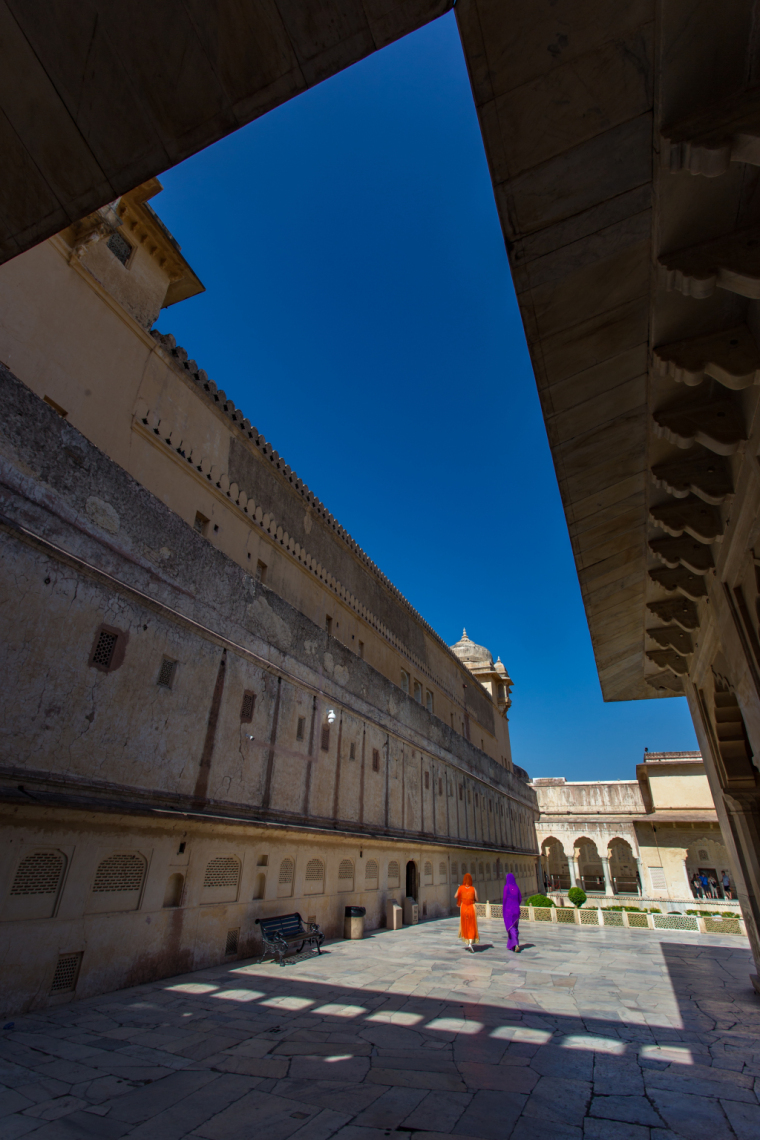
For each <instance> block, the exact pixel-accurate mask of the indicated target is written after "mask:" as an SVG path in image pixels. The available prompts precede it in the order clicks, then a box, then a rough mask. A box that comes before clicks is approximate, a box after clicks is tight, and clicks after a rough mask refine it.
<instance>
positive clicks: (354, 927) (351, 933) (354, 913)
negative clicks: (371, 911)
mask: <svg viewBox="0 0 760 1140" xmlns="http://www.w3.org/2000/svg"><path fill="white" fill-rule="evenodd" d="M366 913H367V908H366V907H365V906H347V907H346V917H345V919H344V920H343V937H344V938H363V937H364V916H365V914H366Z"/></svg>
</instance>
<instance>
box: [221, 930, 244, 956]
mask: <svg viewBox="0 0 760 1140" xmlns="http://www.w3.org/2000/svg"><path fill="white" fill-rule="evenodd" d="M239 940H240V928H239V927H238V929H237V930H228V931H227V938H226V940H225V943H224V955H225V957H226V958H229V957H230V956H231V955H232V954H237V952H238V942H239Z"/></svg>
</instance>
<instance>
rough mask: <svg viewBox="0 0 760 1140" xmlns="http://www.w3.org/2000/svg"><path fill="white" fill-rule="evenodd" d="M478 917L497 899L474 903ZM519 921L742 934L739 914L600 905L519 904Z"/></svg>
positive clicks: (491, 913)
mask: <svg viewBox="0 0 760 1140" xmlns="http://www.w3.org/2000/svg"><path fill="white" fill-rule="evenodd" d="M693 909H696V908H693ZM475 913H476V914H477V915H478V917H479V918H486V919H489V918H491V919H493V918H499V919H500V918H501V917H502V906H501V903H488V902H486V903H476V904H475ZM520 921H521V922H526V921H527V922H549V923H554V924H555V925H556V924H558V923H560V924H563V925H570V926H587V927H589V926H595V927H600V926H616V927H621V926H625V927H628V929H629V930H630V929H633V930H688V931H693V933H695V934H743V935H744V936H745V937H746V934H747V930H746V927H745V925H744V920H743V919H742V918H716V917H715V916H713V915H696V914H667V913H666V914H651V913H647V912H646V911H630V910H605V909H603V908H602V907H596V906H583V907H580V908H579V909H576V908H575V907H569V906H568V907H556V906H547V907H540V906H521V907H520Z"/></svg>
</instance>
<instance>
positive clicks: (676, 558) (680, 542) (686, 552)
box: [649, 535, 715, 574]
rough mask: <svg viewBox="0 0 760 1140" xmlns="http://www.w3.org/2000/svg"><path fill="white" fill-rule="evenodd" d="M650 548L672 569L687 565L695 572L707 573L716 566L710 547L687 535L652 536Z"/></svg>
mask: <svg viewBox="0 0 760 1140" xmlns="http://www.w3.org/2000/svg"><path fill="white" fill-rule="evenodd" d="M649 549H650V550H651V551H652V553H653V554H656V555H657V557H658V558H659V559H661V560H662V561H663V562H664V563H665V565H666V566H669V567H671V569H675V568H676V567H677V566H685V567H686V568H687V569H688V570H691V571H693V572H694V573H695V574H706V573H707V572H708V570H712V569H713V567H714V566H715V562H714V561H713V556H712V550H711V549H710V547H709V546H705V545H704V543H701V542H696V541H695V540H694V539H693V538H691V537H687V536H685V535H684V536H683V537H682V538H652V539H650V540H649Z"/></svg>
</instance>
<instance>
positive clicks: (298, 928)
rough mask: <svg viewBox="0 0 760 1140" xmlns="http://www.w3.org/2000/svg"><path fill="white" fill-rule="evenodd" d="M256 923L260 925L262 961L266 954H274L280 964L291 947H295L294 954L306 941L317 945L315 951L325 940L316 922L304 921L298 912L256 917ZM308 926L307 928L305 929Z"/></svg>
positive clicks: (301, 948)
mask: <svg viewBox="0 0 760 1140" xmlns="http://www.w3.org/2000/svg"><path fill="white" fill-rule="evenodd" d="M256 925H257V926H260V927H261V938H262V941H263V943H264V953H263V954H262V955H261V961H262V962H263V961H264V959H265V958H266V956H267V954H270V953H271V954H274V956H275V958H276V959H277V961H278V962H279V963H280V965H281V966H284V965H285V963H284V962H283V958H284V957H285V955H286V954H287V952H288V950H289V949H290V948H291V947H296V950H295V952H296V954H298V953H299V952H300V951H301V950H303V948H304V946H305V945H306V944H307V943H308V944H309V945H310V946H316V947H317V953H318V954H321V953H322V951H321V949H320V947H321V945H322V943H323V942H324V940H325V936H324V934H323V933H322V930H321V928H320V927H319V926H318V925H317V923H316V922H309V923H306V922H304V921H303V919H302V918H301V916H300V914H279V915H277V916H276V917H275V918H257V919H256ZM307 928H308V929H307Z"/></svg>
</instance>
